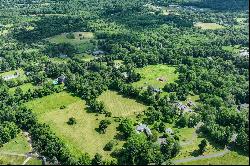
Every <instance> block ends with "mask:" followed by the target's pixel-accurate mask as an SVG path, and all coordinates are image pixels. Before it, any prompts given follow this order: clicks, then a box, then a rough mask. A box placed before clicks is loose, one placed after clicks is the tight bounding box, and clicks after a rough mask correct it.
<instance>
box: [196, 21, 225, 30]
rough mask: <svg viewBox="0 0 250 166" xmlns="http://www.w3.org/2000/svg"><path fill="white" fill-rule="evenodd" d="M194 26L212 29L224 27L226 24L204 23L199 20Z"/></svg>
mask: <svg viewBox="0 0 250 166" xmlns="http://www.w3.org/2000/svg"><path fill="white" fill-rule="evenodd" d="M194 26H195V27H199V28H201V29H211V30H216V29H222V28H224V26H222V25H220V24H217V23H203V22H197V23H196V24H195V25H194Z"/></svg>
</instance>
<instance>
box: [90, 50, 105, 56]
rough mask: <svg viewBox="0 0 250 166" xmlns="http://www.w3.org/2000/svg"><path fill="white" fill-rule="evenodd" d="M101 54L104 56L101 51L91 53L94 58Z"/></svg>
mask: <svg viewBox="0 0 250 166" xmlns="http://www.w3.org/2000/svg"><path fill="white" fill-rule="evenodd" d="M103 54H104V51H102V50H97V51H94V52H93V55H94V56H96V55H103Z"/></svg>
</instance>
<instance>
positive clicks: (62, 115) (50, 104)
mask: <svg viewBox="0 0 250 166" xmlns="http://www.w3.org/2000/svg"><path fill="white" fill-rule="evenodd" d="M45 103H46V104H45ZM26 105H27V106H28V108H31V109H32V110H33V112H34V113H35V114H37V115H38V119H39V121H40V122H43V123H46V124H48V125H49V126H50V127H51V129H52V131H54V132H55V133H56V135H57V136H58V137H60V138H61V139H62V140H63V141H64V142H65V143H66V145H67V146H68V147H69V149H70V150H71V151H72V152H73V154H76V155H79V154H81V152H88V153H89V154H90V155H91V156H92V157H93V156H94V155H95V153H97V152H98V153H100V154H101V155H103V156H104V157H105V158H109V157H110V156H109V154H110V152H106V151H104V150H103V148H104V146H105V145H106V144H107V143H108V142H109V141H110V140H112V139H113V138H114V136H115V135H116V134H117V131H116V127H117V125H118V123H117V122H114V121H113V119H112V118H109V119H110V120H111V122H112V124H111V125H110V126H109V127H108V128H107V132H106V133H105V134H99V133H98V132H97V131H96V129H97V128H98V126H99V123H100V121H101V120H102V119H105V117H104V115H98V116H96V114H95V113H89V111H88V110H87V109H86V105H85V102H84V101H83V100H81V99H80V98H78V97H73V96H71V95H70V94H68V93H66V92H61V93H58V94H53V95H50V96H47V97H43V98H41V99H36V100H34V101H31V102H29V103H27V104H26ZM45 105H46V106H45ZM62 105H64V106H66V108H65V109H60V106H62ZM70 117H74V118H76V121H77V124H75V125H74V126H69V125H68V124H67V123H66V122H67V121H68V119H69V118H70ZM121 144H122V142H120V145H121ZM118 146H119V145H118Z"/></svg>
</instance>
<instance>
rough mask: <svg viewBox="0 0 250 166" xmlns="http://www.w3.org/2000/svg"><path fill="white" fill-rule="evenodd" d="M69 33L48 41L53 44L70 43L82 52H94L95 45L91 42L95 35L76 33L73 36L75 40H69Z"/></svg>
mask: <svg viewBox="0 0 250 166" xmlns="http://www.w3.org/2000/svg"><path fill="white" fill-rule="evenodd" d="M67 35H68V34H67V33H63V34H60V35H56V36H54V37H51V38H49V39H48V40H49V41H50V42H52V43H57V44H58V43H70V44H72V45H74V46H76V48H77V49H78V50H79V51H80V52H85V51H89V50H93V49H94V48H95V46H94V44H93V43H91V42H90V41H91V40H92V39H94V37H95V36H94V34H93V33H92V32H74V33H72V35H73V36H74V37H73V38H68V37H67Z"/></svg>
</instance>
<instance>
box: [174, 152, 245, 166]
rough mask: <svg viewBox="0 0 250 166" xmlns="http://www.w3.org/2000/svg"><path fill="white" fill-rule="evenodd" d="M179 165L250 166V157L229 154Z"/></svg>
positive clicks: (233, 153)
mask: <svg viewBox="0 0 250 166" xmlns="http://www.w3.org/2000/svg"><path fill="white" fill-rule="evenodd" d="M177 165H249V157H247V156H243V155H239V154H238V153H237V152H229V153H227V154H225V155H224V156H221V157H215V158H210V159H201V160H197V161H190V162H186V163H178V164H177Z"/></svg>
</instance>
